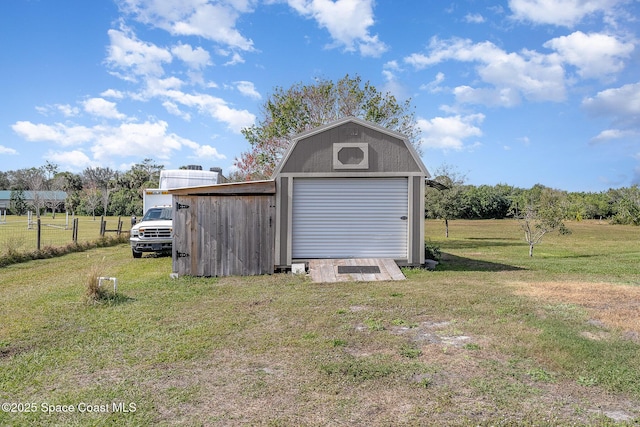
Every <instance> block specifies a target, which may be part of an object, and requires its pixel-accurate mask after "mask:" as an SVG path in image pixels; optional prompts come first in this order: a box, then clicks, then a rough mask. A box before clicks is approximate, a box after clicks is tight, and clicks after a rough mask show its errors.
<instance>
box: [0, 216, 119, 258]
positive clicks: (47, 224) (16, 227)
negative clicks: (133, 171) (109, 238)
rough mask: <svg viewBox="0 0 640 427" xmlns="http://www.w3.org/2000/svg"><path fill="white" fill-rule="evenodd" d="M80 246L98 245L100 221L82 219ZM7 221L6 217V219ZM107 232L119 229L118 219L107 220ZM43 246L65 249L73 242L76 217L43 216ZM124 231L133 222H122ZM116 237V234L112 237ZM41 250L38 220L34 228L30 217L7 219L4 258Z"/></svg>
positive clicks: (0, 227) (0, 230)
mask: <svg viewBox="0 0 640 427" xmlns="http://www.w3.org/2000/svg"><path fill="white" fill-rule="evenodd" d="M75 218H77V219H78V242H89V241H95V240H97V239H99V238H100V217H99V216H98V217H96V218H95V219H94V218H93V217H88V216H78V217H75ZM2 219H3V220H4V217H2ZM104 219H105V221H106V222H107V229H108V230H112V229H116V228H117V227H118V217H105V218H104ZM40 221H41V224H42V225H41V234H40V240H41V241H40V244H41V247H45V246H53V247H57V246H64V245H68V244H70V243H72V242H73V236H72V229H73V217H72V216H71V215H70V216H69V218H67V217H66V215H65V214H62V213H58V214H56V217H55V218H53V217H52V216H51V214H50V213H48V214H47V215H42V216H41V217H40ZM122 221H123V224H122V231H129V228H130V225H131V223H130V222H129V218H126V217H125V218H122ZM108 235H114V233H108ZM36 248H37V233H36V218H35V216H34V217H33V224H32V226H31V227H29V226H28V221H27V216H26V215H22V216H17V215H7V217H6V223H1V224H0V256H1V255H5V254H6V252H7V251H9V250H13V251H15V252H27V251H34V250H36Z"/></svg>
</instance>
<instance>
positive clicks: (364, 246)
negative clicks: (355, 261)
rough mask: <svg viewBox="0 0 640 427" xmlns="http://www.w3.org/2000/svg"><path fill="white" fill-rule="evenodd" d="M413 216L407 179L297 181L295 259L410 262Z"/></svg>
mask: <svg viewBox="0 0 640 427" xmlns="http://www.w3.org/2000/svg"><path fill="white" fill-rule="evenodd" d="M407 215H408V181H407V179H406V178H352V179H302V178H301V179H295V180H294V185H293V210H292V216H293V223H292V257H293V258H294V259H302V258H365V257H389V258H394V259H404V258H407V247H408V239H407V233H408V222H407V220H406V217H407ZM403 218H404V219H403Z"/></svg>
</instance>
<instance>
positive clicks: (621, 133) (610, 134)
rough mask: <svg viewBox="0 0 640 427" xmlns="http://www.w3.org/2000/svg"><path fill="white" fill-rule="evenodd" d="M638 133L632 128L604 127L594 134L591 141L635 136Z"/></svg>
mask: <svg viewBox="0 0 640 427" xmlns="http://www.w3.org/2000/svg"><path fill="white" fill-rule="evenodd" d="M638 135H640V132H638V131H634V130H622V129H606V130H603V131H602V132H600V133H599V134H598V135H597V136H595V137H594V138H593V139H592V140H591V142H593V143H601V142H608V141H611V140H614V139H624V138H636V137H638Z"/></svg>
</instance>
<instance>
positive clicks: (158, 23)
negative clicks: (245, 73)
mask: <svg viewBox="0 0 640 427" xmlns="http://www.w3.org/2000/svg"><path fill="white" fill-rule="evenodd" d="M253 3H254V2H253V1H248V0H235V1H233V0H227V1H224V0H223V1H219V2H215V3H213V2H210V1H208V0H120V4H121V8H122V9H123V10H124V11H125V12H127V13H129V14H131V15H133V16H134V17H135V19H137V20H138V21H139V22H142V23H145V24H149V25H152V26H155V27H158V28H162V29H164V30H166V31H168V32H170V33H171V34H173V35H176V36H181V35H183V36H198V37H203V38H205V39H207V40H211V41H214V42H216V43H220V44H223V45H226V46H228V47H230V48H233V49H240V50H243V51H250V50H253V42H252V41H251V40H250V39H247V38H246V37H244V36H243V35H242V34H240V32H239V31H238V30H237V29H236V27H235V26H236V22H237V20H238V18H239V17H240V15H241V14H242V13H249V12H251V11H252V8H253Z"/></svg>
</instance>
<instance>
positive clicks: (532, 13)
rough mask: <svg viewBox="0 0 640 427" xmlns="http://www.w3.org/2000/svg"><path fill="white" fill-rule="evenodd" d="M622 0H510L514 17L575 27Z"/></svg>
mask: <svg viewBox="0 0 640 427" xmlns="http://www.w3.org/2000/svg"><path fill="white" fill-rule="evenodd" d="M621 1H622V0H509V8H510V9H511V11H512V12H513V17H514V18H515V19H518V20H522V21H531V22H533V23H535V24H552V25H558V26H566V27H573V26H574V25H576V24H578V23H579V22H580V21H582V19H583V18H584V17H586V16H588V15H591V14H594V13H604V14H608V13H610V12H611V11H612V10H613V9H614V7H615V6H616V5H617V4H618V3H620V2H621Z"/></svg>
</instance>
